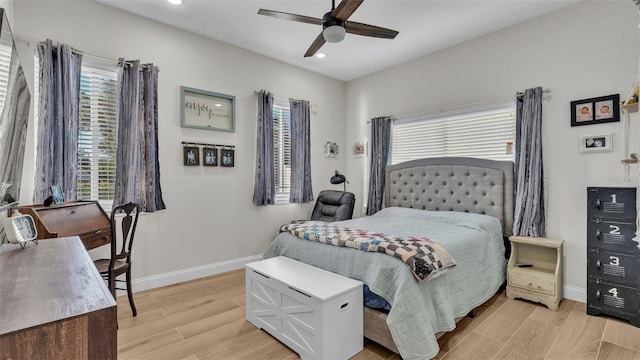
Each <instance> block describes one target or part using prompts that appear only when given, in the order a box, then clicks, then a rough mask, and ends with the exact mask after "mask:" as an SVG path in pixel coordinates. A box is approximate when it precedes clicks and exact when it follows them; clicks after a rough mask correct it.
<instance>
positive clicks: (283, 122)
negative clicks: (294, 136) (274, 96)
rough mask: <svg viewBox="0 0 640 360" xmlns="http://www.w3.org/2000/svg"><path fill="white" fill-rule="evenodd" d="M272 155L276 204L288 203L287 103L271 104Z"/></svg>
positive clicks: (289, 149) (289, 141)
mask: <svg viewBox="0 0 640 360" xmlns="http://www.w3.org/2000/svg"><path fill="white" fill-rule="evenodd" d="M273 157H274V170H275V174H274V182H275V188H276V199H275V202H276V204H287V203H289V192H290V189H291V115H290V112H289V104H288V103H284V102H278V101H276V102H275V103H274V105H273Z"/></svg>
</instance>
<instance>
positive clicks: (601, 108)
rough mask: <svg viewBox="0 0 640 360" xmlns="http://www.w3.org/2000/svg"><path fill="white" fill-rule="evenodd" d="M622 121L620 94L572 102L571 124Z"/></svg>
mask: <svg viewBox="0 0 640 360" xmlns="http://www.w3.org/2000/svg"><path fill="white" fill-rule="evenodd" d="M617 121H620V94H615V95H607V96H601V97H597V98H591V99H583V100H575V101H572V102H571V126H581V125H591V124H602V123H609V122H617Z"/></svg>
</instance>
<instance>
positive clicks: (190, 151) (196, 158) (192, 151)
mask: <svg viewBox="0 0 640 360" xmlns="http://www.w3.org/2000/svg"><path fill="white" fill-rule="evenodd" d="M182 152H183V160H184V166H198V165H200V149H198V147H197V146H189V145H187V146H184V147H183V148H182Z"/></svg>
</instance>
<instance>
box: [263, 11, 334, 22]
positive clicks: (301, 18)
mask: <svg viewBox="0 0 640 360" xmlns="http://www.w3.org/2000/svg"><path fill="white" fill-rule="evenodd" d="M258 14H260V15H266V16H271V17H274V18H278V19H284V20H291V21H298V22H303V23H307V24H314V25H322V23H323V22H324V20H322V19H318V18H314V17H311V16H304V15H297V14H290V13H286V12H282V11H274V10H267V9H260V10H258Z"/></svg>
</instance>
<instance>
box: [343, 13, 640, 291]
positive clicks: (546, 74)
mask: <svg viewBox="0 0 640 360" xmlns="http://www.w3.org/2000/svg"><path fill="white" fill-rule="evenodd" d="M635 10H637V8H636V7H635V6H634V4H633V3H632V2H631V1H613V2H612V1H607V2H602V1H600V2H583V3H580V4H578V5H575V6H572V7H569V8H567V9H564V10H561V11H559V12H556V13H552V14H549V15H546V16H544V17H541V18H537V19H534V20H531V21H529V22H526V23H523V24H520V25H517V26H514V27H511V28H508V29H506V30H503V31H500V32H497V33H494V34H491V35H488V36H485V37H482V38H480V39H477V40H474V41H470V42H467V43H464V44H461V45H459V46H455V47H452V48H449V49H445V50H443V51H440V52H438V53H435V54H432V55H429V56H425V57H422V58H419V59H416V60H413V61H410V62H407V63H405V64H402V65H398V66H395V67H392V68H389V69H385V70H383V71H380V72H378V73H375V74H372V75H369V76H365V77H363V78H360V79H357V80H354V81H351V82H349V83H348V84H347V119H348V121H349V122H348V128H347V141H348V142H349V143H352V142H353V141H358V140H360V139H361V138H362V137H365V136H369V130H368V125H367V124H366V121H367V120H368V119H370V118H372V117H375V116H382V115H402V114H412V113H419V112H424V111H431V110H438V109H443V108H452V107H456V106H462V105H466V104H474V103H480V102H486V101H492V100H502V99H512V98H513V97H514V95H515V92H516V91H522V90H524V89H526V88H531V87H535V86H543V87H544V88H549V89H551V90H552V92H551V94H550V96H546V97H545V100H544V102H543V128H544V130H543V131H544V145H543V146H544V156H545V172H546V178H547V183H548V196H549V198H548V212H547V214H548V215H547V228H548V231H547V236H548V237H551V238H557V239H563V240H565V246H564V252H565V285H566V287H565V296H567V297H570V298H574V299H578V300H582V301H584V300H585V297H584V296H585V293H584V291H585V289H586V253H587V250H586V226H587V225H586V187H587V186H601V185H602V186H628V185H632V184H629V183H626V184H625V183H623V181H622V175H623V166H622V165H621V163H620V160H621V159H622V158H623V151H622V147H623V146H622V145H623V132H622V130H623V126H622V123H613V124H598V125H590V126H580V127H573V128H572V127H571V126H570V107H569V103H570V101H572V100H578V99H585V98H590V97H598V96H604V95H609V94H617V93H620V95H621V97H626V96H627V94H628V92H629V91H630V88H631V85H632V83H633V81H634V79H635V78H636V69H637V67H638V33H637V25H638V20H639V18H638V14H637V12H636V11H635ZM635 120H636V122H637V115H635ZM635 128H637V124H634V129H635ZM607 132H612V133H613V147H614V149H613V152H610V153H597V154H580V153H579V152H578V138H579V136H580V135H581V134H600V133H607ZM633 134H634V137H635V138H637V137H638V135H637V134H638V133H637V131H636V130H634V132H633ZM634 144H636V145H637V141H635V140H634ZM360 164H361V163H360V161H359V159H347V167H348V168H352V169H353V168H356V167H359V166H361V165H360ZM637 171H638V167H637V165H633V167H632V173H637ZM636 178H637V177H636ZM352 179H354V181H353V183H355V184H356V185H359V184H360V183H361V182H362V180H357V179H355V178H352Z"/></svg>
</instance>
